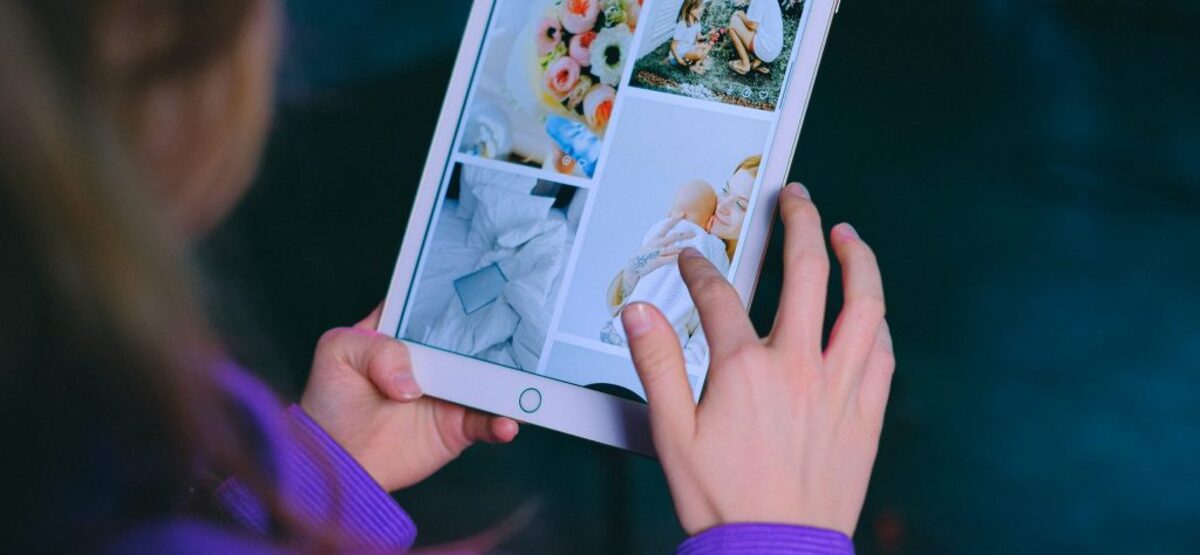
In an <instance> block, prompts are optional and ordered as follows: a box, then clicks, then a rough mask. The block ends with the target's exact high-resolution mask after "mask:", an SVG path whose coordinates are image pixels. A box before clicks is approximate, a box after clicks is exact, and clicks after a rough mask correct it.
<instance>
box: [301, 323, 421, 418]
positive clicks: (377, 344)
mask: <svg viewBox="0 0 1200 555" xmlns="http://www.w3.org/2000/svg"><path fill="white" fill-rule="evenodd" d="M320 342H321V345H320V346H318V350H321V349H332V350H331V351H330V352H333V353H335V356H338V357H339V358H340V360H341V362H342V363H344V364H345V365H346V366H349V367H350V368H351V369H353V370H354V371H355V372H357V373H359V374H360V375H362V376H364V377H366V378H367V379H368V380H369V381H370V382H371V384H372V385H374V386H375V388H376V389H378V390H379V391H380V392H381V393H383V394H384V395H385V396H387V397H388V398H389V399H392V400H394V401H400V402H409V401H413V400H416V399H418V398H420V397H421V395H422V393H421V388H420V386H418V385H417V382H416V379H415V378H414V377H413V371H412V359H411V358H410V357H409V354H408V346H406V345H405V344H404V343H401V342H400V341H397V340H395V339H392V338H390V337H388V336H386V335H383V334H379V333H375V332H373V331H367V330H364V329H359V328H338V329H335V330H330V331H329V332H326V334H325V335H323V336H322V337H321V340H320Z"/></svg>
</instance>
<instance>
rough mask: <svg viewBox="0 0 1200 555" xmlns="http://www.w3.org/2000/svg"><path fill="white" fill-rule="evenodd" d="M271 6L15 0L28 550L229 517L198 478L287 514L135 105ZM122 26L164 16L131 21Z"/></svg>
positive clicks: (6, 176) (18, 488) (5, 277)
mask: <svg viewBox="0 0 1200 555" xmlns="http://www.w3.org/2000/svg"><path fill="white" fill-rule="evenodd" d="M255 4H256V2H253V1H248V0H173V1H170V0H164V1H150V0H91V1H88V2H78V1H72V0H0V106H2V107H3V109H2V110H0V221H2V222H4V226H5V229H4V232H3V233H0V322H2V324H0V407H2V408H0V411H3V412H2V413H0V419H2V420H3V422H4V424H3V426H4V428H5V430H4V436H5V438H4V440H5V442H6V443H7V444H8V445H10V446H11V447H6V448H5V450H4V452H5V454H4V459H5V468H4V472H5V474H6V475H7V476H6V479H9V480H14V481H15V484H14V486H15V487H14V488H12V489H11V490H10V492H9V493H8V494H7V495H6V500H5V502H6V503H8V504H9V506H10V508H16V509H17V510H15V511H13V516H12V517H11V518H8V517H6V518H5V524H4V526H5V527H12V528H11V530H9V531H7V532H5V533H3V534H2V535H3V536H4V538H5V539H4V540H2V541H4V542H9V541H12V542H16V543H17V544H18V546H19V547H18V548H17V550H16V551H14V552H19V551H25V550H36V551H61V550H70V551H75V550H91V549H94V548H96V546H98V545H103V544H104V543H105V542H108V541H112V540H113V538H114V536H115V535H119V534H120V533H121V532H122V531H124V530H127V529H128V528H129V527H130V526H133V525H135V524H138V523H146V522H148V521H152V520H157V519H162V518H170V517H172V516H179V515H183V514H187V515H192V516H196V517H200V518H221V517H220V516H219V514H218V512H217V511H214V510H212V509H211V508H210V507H209V506H207V505H206V503H205V502H204V501H203V499H197V497H203V496H195V495H189V491H190V490H191V489H192V488H194V487H195V486H197V485H199V486H203V485H204V484H206V483H208V482H210V481H211V480H213V479H216V478H217V477H218V476H220V475H222V474H225V473H232V472H237V473H238V475H239V476H240V477H244V479H245V481H246V483H247V484H248V485H249V486H250V487H251V488H252V489H254V490H256V491H257V492H259V493H261V494H262V495H263V498H264V499H266V500H267V503H268V510H269V511H271V512H272V514H281V512H279V509H278V504H277V503H276V500H275V498H274V496H273V495H272V494H271V492H270V490H271V488H270V486H269V480H268V478H267V477H266V476H264V475H262V473H261V472H260V471H256V470H255V469H256V468H258V467H259V465H257V464H255V461H254V460H253V459H252V457H254V456H255V455H256V454H257V451H258V448H257V447H256V439H255V438H251V437H247V436H248V435H250V434H251V432H248V431H247V430H246V427H245V426H243V425H242V423H240V422H239V421H238V419H237V416H236V414H237V413H236V409H235V407H234V406H233V403H232V402H231V401H230V400H229V399H228V398H227V397H226V395H225V394H224V393H223V392H222V391H221V389H220V388H219V387H218V385H217V383H216V376H215V367H216V365H217V364H218V363H219V361H220V360H221V358H222V356H223V353H222V352H221V349H220V347H219V344H218V342H217V340H216V339H215V338H214V334H213V333H211V332H210V330H209V327H208V325H207V323H206V321H205V317H204V315H203V310H202V309H201V307H200V306H199V303H198V301H197V298H196V294H195V291H196V284H195V279H194V277H193V276H194V275H195V273H194V272H193V271H192V269H191V267H190V261H189V256H188V252H187V247H186V245H185V244H184V242H183V240H182V239H181V237H180V234H179V232H178V229H177V226H175V225H174V224H173V222H170V221H168V219H169V218H168V216H167V215H165V214H164V213H163V209H162V205H163V202H162V199H161V198H159V197H158V196H156V194H155V191H156V189H155V187H152V186H150V184H149V183H148V181H149V179H150V178H149V176H147V175H145V173H144V172H143V171H142V170H140V169H139V167H138V164H137V162H136V160H135V155H134V153H133V152H131V150H132V149H131V147H130V123H129V121H127V120H124V119H123V118H125V117H127V116H128V115H129V114H128V112H126V111H125V110H127V109H128V108H129V107H130V103H131V102H133V101H135V100H136V99H137V98H139V94H140V93H143V92H144V91H146V90H147V89H148V87H151V86H154V85H155V84H157V83H160V82H162V81H163V80H167V79H186V78H188V77H189V76H191V75H195V74H196V73H197V72H200V71H202V70H204V69H205V68H207V67H209V66H211V65H212V64H214V63H216V62H217V61H218V60H220V59H222V58H223V57H226V56H229V55H230V54H231V53H232V50H233V48H234V47H235V46H236V45H237V44H238V41H239V38H240V37H241V35H242V34H243V30H244V29H245V27H246V25H247V20H248V19H249V14H250V12H251V10H252V9H254V8H255ZM120 21H124V22H126V23H128V22H130V21H136V22H140V23H144V24H146V25H147V27H142V26H140V25H139V26H137V27H131V28H129V29H124V30H123V34H122V30H121V29H112V28H110V26H111V25H115V24H116V23H117V22H120ZM114 32H115V33H117V34H118V36H122V40H121V41H119V42H120V44H117V45H115V46H114V45H111V44H109V43H108V39H109V38H110V37H111V36H113V35H112V33H114ZM182 131H184V132H186V130H182ZM284 520H287V519H284ZM279 526H281V527H283V528H284V529H282V530H276V532H278V533H280V534H282V535H285V536H290V535H292V532H291V531H290V530H291V529H292V528H291V527H292V526H294V525H293V524H291V523H289V522H285V523H283V524H280V525H279ZM297 529H298V528H297Z"/></svg>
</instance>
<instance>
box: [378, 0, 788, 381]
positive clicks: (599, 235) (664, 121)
mask: <svg viewBox="0 0 1200 555" xmlns="http://www.w3.org/2000/svg"><path fill="white" fill-rule="evenodd" d="M806 7H807V6H806V2H804V1H802V0H801V1H794V0H706V1H705V0H644V1H643V0H535V1H532V2H531V1H529V0H497V2H496V3H495V5H494V6H493V7H492V12H491V14H490V18H489V20H488V26H487V29H486V32H485V36H484V40H483V44H482V47H481V49H480V51H479V57H478V59H477V61H476V68H475V73H474V78H473V80H472V82H471V85H470V88H469V90H468V93H467V100H466V103H465V104H464V106H463V107H462V111H461V114H460V117H459V122H458V126H457V129H456V131H455V139H454V143H453V147H452V149H451V155H450V156H449V158H448V160H447V161H446V164H445V169H444V170H443V178H442V184H441V189H440V191H439V194H438V200H437V203H436V205H435V209H434V211H433V215H432V218H431V221H430V223H429V227H428V230H427V232H426V237H425V241H424V244H423V246H422V252H421V254H420V257H419V259H418V264H417V268H416V273H415V275H414V279H413V281H412V287H411V288H410V290H409V292H408V297H407V300H406V302H405V309H404V314H403V316H402V320H401V324H400V328H399V330H398V332H397V337H399V338H401V339H405V340H408V341H412V342H415V343H419V344H422V345H426V346H429V347H433V348H437V349H441V350H444V351H448V352H452V353H456V354H459V355H463V356H467V357H471V358H474V359H478V360H483V361H487V362H490V363H493V364H497V365H500V366H504V367H507V368H512V369H515V370H520V371H525V372H531V373H536V374H539V375H542V376H545V377H548V378H553V379H556V380H561V381H564V382H568V383H571V384H574V385H578V386H582V387H588V388H592V389H597V390H600V391H604V392H607V393H612V394H615V395H620V396H624V397H627V398H631V399H644V398H645V392H644V391H643V389H642V386H641V384H640V383H639V381H638V379H637V374H636V373H635V371H634V368H633V364H632V362H631V360H630V357H629V348H628V339H627V337H626V335H625V331H624V327H623V326H622V324H621V311H622V310H623V309H624V307H625V306H628V305H629V304H631V303H634V302H647V303H651V304H653V305H655V306H656V307H657V308H658V309H659V310H660V311H661V312H662V313H663V315H664V316H665V317H666V319H667V321H669V322H670V324H671V326H672V327H673V328H674V330H675V332H676V334H677V335H678V337H679V345H680V349H681V350H682V352H683V353H684V357H685V360H686V362H687V368H688V379H689V382H690V383H691V384H692V388H693V392H694V394H695V396H696V398H697V399H698V398H699V396H700V393H701V389H702V387H703V383H704V378H705V375H706V373H707V367H708V362H709V354H708V344H707V341H706V339H705V335H704V330H703V327H702V326H701V325H700V319H699V315H698V313H697V310H696V307H695V305H694V304H693V303H692V301H691V297H690V296H689V295H688V292H687V288H686V286H685V284H684V282H683V279H682V276H681V275H680V273H679V267H678V264H677V260H676V257H677V254H678V252H679V251H680V250H681V249H683V248H688V247H690V248H694V249H696V250H697V251H699V252H700V253H701V254H702V255H703V256H704V257H705V258H706V259H708V260H709V261H710V262H711V263H712V264H713V265H714V266H716V267H717V268H718V269H720V270H721V271H723V272H724V273H725V275H726V276H727V277H732V276H733V275H734V273H735V272H736V270H737V266H738V264H739V256H738V254H739V250H738V244H739V242H741V241H742V240H743V239H744V234H745V231H746V229H747V228H748V226H747V225H745V224H746V223H747V218H748V217H749V215H750V214H753V213H754V210H753V207H754V205H755V203H756V202H758V200H759V196H760V195H759V189H760V188H761V185H762V183H761V181H762V180H761V179H760V172H759V169H760V167H763V166H765V164H766V163H767V162H768V160H767V159H766V158H767V155H768V152H769V151H770V146H771V144H770V143H771V140H772V138H773V137H774V135H775V130H776V127H777V125H778V119H779V112H778V104H779V102H780V100H781V98H782V96H783V94H784V90H785V89H786V85H787V77H788V69H789V64H790V63H792V62H793V60H794V59H795V56H794V54H795V50H796V49H797V48H798V45H799V43H800V39H801V37H800V36H799V34H800V30H802V29H803V28H804V21H803V18H804V17H805V14H806Z"/></svg>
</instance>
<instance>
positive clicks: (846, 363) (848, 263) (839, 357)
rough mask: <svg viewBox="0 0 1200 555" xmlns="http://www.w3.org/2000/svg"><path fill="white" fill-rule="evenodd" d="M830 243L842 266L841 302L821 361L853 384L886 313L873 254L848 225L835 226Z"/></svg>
mask: <svg viewBox="0 0 1200 555" xmlns="http://www.w3.org/2000/svg"><path fill="white" fill-rule="evenodd" d="M830 240H831V241H832V243H833V252H834V253H835V254H836V255H837V257H838V262H839V263H840V264H841V266H842V291H843V294H844V296H845V300H844V301H843V302H842V312H841V314H838V317H837V321H836V322H834V325H833V331H831V332H830V334H829V346H828V348H827V349H826V351H825V360H826V363H827V366H828V365H832V366H831V367H832V368H836V369H839V370H840V371H843V372H845V373H846V374H847V375H846V377H847V378H848V379H849V380H850V381H851V382H854V383H857V382H858V380H859V379H861V377H862V372H863V365H864V364H866V361H867V357H868V356H869V355H870V354H871V349H872V347H874V345H875V339H876V335H878V332H879V326H880V324H881V323H883V318H884V313H885V311H886V308H885V305H884V298H883V279H882V278H881V277H880V275H879V264H878V263H877V262H876V261H875V253H873V252H871V247H868V246H867V244H866V243H864V242H863V240H862V239H860V238H859V237H858V233H857V232H856V231H855V230H854V228H853V227H851V226H850V225H849V224H840V225H838V226H835V227H834V228H833V231H832V232H831V233H830Z"/></svg>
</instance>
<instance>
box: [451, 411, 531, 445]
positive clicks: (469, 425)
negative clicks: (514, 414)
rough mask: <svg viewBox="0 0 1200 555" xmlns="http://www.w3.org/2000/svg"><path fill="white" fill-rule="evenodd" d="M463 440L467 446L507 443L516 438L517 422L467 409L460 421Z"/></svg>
mask: <svg viewBox="0 0 1200 555" xmlns="http://www.w3.org/2000/svg"><path fill="white" fill-rule="evenodd" d="M462 426H463V428H462V432H463V438H464V439H466V443H467V445H470V444H472V443H475V442H477V441H482V442H484V443H508V442H510V441H512V440H513V438H514V437H516V436H517V431H518V427H517V422H516V421H515V420H513V419H511V418H506V417H503V416H494V415H491V414H488V413H485V412H481V411H478V410H475V409H467V410H466V413H464V414H463V421H462Z"/></svg>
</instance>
